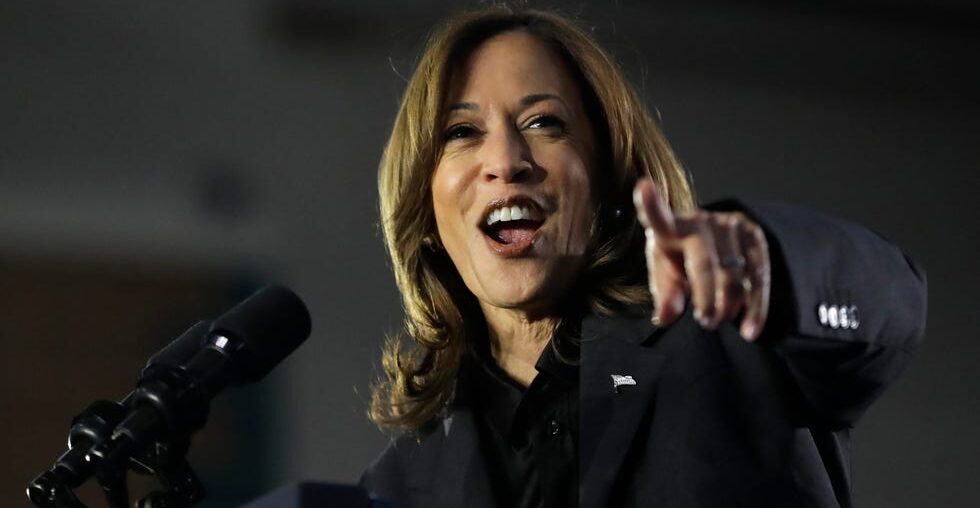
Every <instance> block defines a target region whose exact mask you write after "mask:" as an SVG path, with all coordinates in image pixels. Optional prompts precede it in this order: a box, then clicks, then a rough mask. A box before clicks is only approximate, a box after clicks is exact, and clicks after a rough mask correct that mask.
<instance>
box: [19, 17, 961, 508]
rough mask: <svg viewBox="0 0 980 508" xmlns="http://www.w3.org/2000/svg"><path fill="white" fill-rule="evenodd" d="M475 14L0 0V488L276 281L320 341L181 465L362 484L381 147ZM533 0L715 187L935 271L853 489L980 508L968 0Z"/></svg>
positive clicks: (218, 480)
mask: <svg viewBox="0 0 980 508" xmlns="http://www.w3.org/2000/svg"><path fill="white" fill-rule="evenodd" d="M466 5H478V4H475V3H471V4H463V5H461V4H459V3H458V2H443V1H435V0H415V1H413V2H385V1H379V0H361V1H358V2H341V1H328V0H248V1H244V0H224V1H209V2H192V1H183V0H182V1H167V2H159V1H149V0H146V1H134V0H119V1H95V0H72V1H68V0H65V1H52V0H5V1H4V2H3V3H2V4H0V358H2V361H3V365H2V369H0V371H2V373H0V376H2V377H0V379H2V385H0V396H2V399H0V450H2V453H3V455H4V457H3V460H2V469H0V492H2V494H0V500H2V502H0V503H2V504H3V505H4V506H27V505H28V503H27V501H26V499H25V497H24V496H23V489H24V487H25V486H26V484H27V482H28V481H29V480H30V479H31V478H33V477H34V476H35V475H37V474H38V473H40V472H41V471H42V470H43V469H45V468H47V467H49V466H50V465H51V463H52V462H53V461H54V459H55V458H56V457H57V456H58V454H60V453H61V452H62V451H63V449H64V446H65V437H66V435H67V431H68V427H69V423H70V420H71V417H72V416H73V415H74V414H76V413H78V412H79V411H80V410H81V409H82V408H84V407H85V406H86V405H87V404H88V402H90V401H92V400H95V399H97V398H105V399H118V398H121V397H122V396H123V395H125V394H126V393H127V392H128V391H129V390H130V389H131V388H132V386H133V383H134V381H135V379H136V376H137V374H138V372H139V370H140V368H141V367H142V365H143V363H144V362H145V360H146V358H147V357H148V356H149V354H150V353H152V352H153V351H155V350H157V349H158V348H159V347H161V346H162V345H164V344H166V343H167V342H169V341H170V340H172V339H173V338H175V337H176V336H177V335H179V334H180V333H181V332H182V331H183V330H185V329H186V328H187V327H189V326H190V325H191V324H193V323H194V322H195V321H198V320H200V319H209V318H213V317H215V316H217V315H218V314H219V313H220V312H221V311H222V310H224V309H225V308H227V307H228V306H229V305H230V304H232V303H233V302H236V301H237V300H239V299H240V298H242V297H244V296H245V295H247V294H248V293H249V292H250V291H252V290H254V289H256V288H257V287H259V286H261V285H262V284H265V283H268V282H271V281H279V282H282V283H285V284H288V285H290V286H291V287H293V288H294V289H295V290H296V291H297V292H298V293H299V294H300V295H301V296H302V297H303V298H304V299H305V300H306V302H307V304H308V305H309V307H310V309H311V311H312V313H313V318H314V331H313V335H312V337H311V338H310V340H309V341H307V343H306V344H305V345H303V346H302V347H301V348H300V349H299V350H298V351H297V352H296V353H295V354H294V355H293V356H292V357H290V358H288V359H287V360H286V361H285V362H284V363H283V364H282V365H281V366H280V367H279V368H278V369H277V370H276V371H275V372H273V373H272V374H271V375H270V376H269V377H268V378H266V380H264V381H263V382H262V383H261V384H258V385H254V386H250V387H246V388H242V389H237V390H232V391H228V392H226V393H225V394H223V395H222V396H221V397H220V398H219V399H218V401H217V402H216V403H215V407H214V409H213V413H212V415H211V420H210V422H209V424H208V427H207V428H206V429H205V430H204V431H203V432H201V433H200V434H198V435H197V436H196V438H195V443H196V444H195V446H194V449H193V450H192V454H191V461H192V463H193V464H194V465H195V466H196V467H197V468H198V469H199V472H200V473H201V475H202V477H203V478H204V481H205V483H206V485H207V486H208V489H209V491H210V492H211V495H210V497H209V499H208V501H207V502H206V503H205V504H202V506H209V507H212V506H213V507H217V506H237V505H238V504H239V503H241V502H244V501H246V500H249V499H251V498H253V497H255V496H258V495H259V494H261V493H263V492H266V491H268V490H271V489H273V488H275V487H277V486H280V485H283V484H285V483H288V482H292V481H296V480H300V479H315V480H321V481H332V482H355V481H356V480H357V478H358V476H359V474H360V471H361V470H362V469H363V468H364V467H365V466H366V465H367V464H368V463H369V462H370V460H371V459H372V457H374V456H375V455H376V454H377V453H378V452H379V450H380V449H381V448H382V447H383V446H384V444H385V443H386V441H387V439H388V438H387V437H386V436H385V435H384V434H382V433H380V432H379V431H377V430H376V429H375V428H373V427H372V426H371V424H370V423H369V422H368V420H367V418H366V416H365V411H366V407H367V401H368V400H369V393H370V390H369V387H370V384H371V381H372V380H373V379H374V378H375V377H376V376H377V374H378V368H377V360H378V357H379V346H380V344H381V341H382V340H383V337H384V336H385V334H386V333H389V332H393V331H395V330H397V329H398V327H399V324H400V321H401V310H400V306H399V302H398V297H397V293H396V291H395V288H394V284H393V280H392V276H391V272H390V269H389V266H388V262H387V260H386V257H385V254H384V250H383V246H382V242H381V238H380V234H379V230H378V224H377V222H378V217H377V197H376V189H375V179H376V167H377V162H378V159H379V156H380V153H381V150H382V147H383V144H384V142H385V139H386V137H387V134H388V132H389V129H390V124H391V123H392V120H393V117H394V113H395V111H396V107H397V104H398V100H399V97H400V94H401V91H402V89H403V86H404V83H405V81H404V77H405V76H408V75H409V74H410V73H411V72H412V68H413V61H414V58H415V56H416V55H417V52H418V51H419V49H420V46H421V42H422V40H423V38H424V36H425V34H426V33H427V32H428V31H429V30H430V29H431V28H432V27H434V26H436V24H437V23H438V22H439V20H440V19H442V18H443V17H445V16H446V15H447V14H449V13H451V12H455V11H456V10H458V9H460V8H462V7H465V6H466ZM531 5H532V6H540V7H548V6H555V5H558V6H559V8H560V9H561V10H562V11H563V12H565V13H566V14H569V15H571V16H572V17H574V18H576V19H578V20H579V21H580V22H581V23H582V24H583V25H584V26H587V27H589V29H590V30H591V31H592V32H593V33H594V34H595V36H596V37H598V38H599V39H600V40H601V41H603V42H604V43H605V44H606V46H607V47H608V49H610V50H611V51H612V52H613V53H614V54H615V55H616V56H617V58H618V59H619V61H620V62H621V63H622V65H623V66H624V67H625V68H626V69H627V71H628V73H629V74H630V76H631V77H632V78H633V81H634V83H635V84H636V86H637V87H638V88H639V89H640V90H641V92H642V94H643V96H644V97H645V98H646V100H647V101H648V104H649V105H650V106H651V107H654V108H656V109H657V110H658V111H659V112H660V115H661V116H662V121H663V124H664V126H665V129H666V132H667V134H668V136H669V137H670V139H671V140H672V142H673V144H674V147H675V149H676V150H677V152H678V153H679V155H680V157H681V158H682V160H683V161H684V162H685V164H686V165H687V167H688V169H689V170H690V171H691V172H693V174H694V178H695V184H696V188H697V191H698V193H699V197H700V199H701V200H702V201H711V200H714V199H718V198H722V197H727V196H742V197H752V198H761V199H768V200H778V201H786V202H791V203H797V204H801V205H806V206H811V207H815V208H820V209H823V210H826V211H829V212H832V213H835V214H837V215H840V216H843V217H846V218H849V219H852V220H855V221H857V222H860V223H863V224H865V225H867V226H869V227H871V228H873V229H875V230H877V231H879V232H880V233H882V234H883V235H885V236H886V237H888V238H890V239H892V240H893V241H895V242H896V243H898V244H899V245H901V246H902V247H903V249H904V250H905V251H906V252H907V253H908V254H909V255H910V256H912V257H914V258H915V259H917V260H918V261H919V262H921V263H922V264H923V265H924V266H925V267H926V269H927V271H928V274H929V285H930V315H929V319H930V322H929V326H928V329H927V337H926V342H925V344H924V347H923V349H922V350H921V352H920V354H919V355H918V357H917V359H916V361H915V363H914V364H913V366H912V367H911V369H910V370H909V371H908V372H907V373H906V375H905V376H903V377H902V378H901V379H900V381H899V382H898V383H897V385H895V386H894V387H893V388H892V389H891V390H890V391H889V392H887V393H886V394H885V395H884V397H883V398H882V399H881V401H880V402H879V403H878V404H877V405H875V406H874V407H872V409H871V410H870V411H869V413H868V414H867V416H866V417H865V419H864V421H863V424H862V425H861V426H860V427H859V428H858V429H857V430H856V431H855V432H854V437H853V485H854V492H855V497H856V499H857V505H858V506H861V507H866V508H871V507H896V506H908V507H926V506H930V507H931V506H977V504H976V503H978V499H980V496H978V491H977V488H976V479H977V477H976V472H977V470H978V465H977V459H978V457H980V442H978V441H980V437H978V435H980V434H978V433H977V432H976V428H977V426H978V424H980V406H978V396H977V395H978V393H977V392H978V387H980V364H978V358H980V341H978V340H977V336H978V332H977V328H976V325H977V320H976V315H977V310H976V306H977V304H978V299H977V297H976V294H977V289H976V288H977V287H978V284H980V280H978V279H980V277H978V269H977V267H976V263H975V258H976V255H977V242H976V240H977V231H978V227H977V226H978V220H977V215H978V212H980V207H978V204H977V199H976V194H977V191H978V186H977V183H978V174H980V171H978V169H977V167H978V158H980V157H978V154H980V150H978V139H980V128H978V122H977V119H978V118H980V94H978V91H980V59H978V57H977V55H978V54H980V53H978V50H980V9H978V7H977V6H976V5H975V2H971V1H965V0H964V1H954V0H930V1H927V0H901V1H884V0H882V1H872V0H864V1H855V2H844V1H839V2H836V1H827V2H803V1H784V2H776V1H740V2H734V1H731V2H721V1H700V2H685V1H680V0H677V1H661V2H640V1H628V0H623V1H619V2H583V1H577V2H571V3H569V2H566V3H562V4H555V3H554V2H551V3H549V2H531ZM93 492H94V491H91V492H89V494H88V495H89V497H88V498H87V499H88V500H89V501H90V502H91V503H92V506H99V505H101V503H102V501H101V500H100V499H98V498H97V496H95V495H92V494H93ZM96 494H97V493H96Z"/></svg>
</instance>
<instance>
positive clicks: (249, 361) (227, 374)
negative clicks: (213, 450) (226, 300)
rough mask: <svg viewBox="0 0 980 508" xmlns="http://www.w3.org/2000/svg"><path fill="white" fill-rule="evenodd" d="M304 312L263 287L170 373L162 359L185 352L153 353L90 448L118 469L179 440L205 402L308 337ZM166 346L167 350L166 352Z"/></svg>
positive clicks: (283, 293)
mask: <svg viewBox="0 0 980 508" xmlns="http://www.w3.org/2000/svg"><path fill="white" fill-rule="evenodd" d="M310 326H311V325H310V314H309V311H308V310H307V309H306V306H305V305H304V304H303V301H302V300H300V298H299V297H298V296H296V294H295V293H293V292H292V291H290V290H289V289H286V288H285V287H282V286H268V287H265V288H263V289H261V290H259V291H258V292H256V293H255V294H253V295H252V296H250V297H249V298H247V299H246V300H245V301H243V302H242V303H240V304H238V305H236V306H235V307H233V308H232V309H231V310H229V311H228V312H226V313H225V314H223V315H222V316H220V317H219V318H218V319H216V320H214V322H213V323H212V324H211V327H210V330H209V332H208V334H207V336H206V337H205V339H204V341H203V344H201V346H200V348H199V349H198V351H197V352H196V353H194V355H193V356H191V357H190V359H189V360H187V361H186V362H184V363H183V364H181V365H179V366H177V367H176V368H175V367H173V366H172V365H170V362H168V361H167V360H168V358H172V357H180V356H182V355H185V354H186V351H187V347H188V346H187V344H177V341H175V343H173V344H171V345H170V346H168V347H167V348H164V350H162V351H160V352H159V353H157V355H154V358H155V359H156V363H154V362H153V361H151V362H150V364H149V365H148V366H147V368H146V369H144V370H143V373H142V374H141V375H140V380H139V381H138V382H137V386H136V390H134V391H133V392H132V393H131V394H130V396H129V399H130V401H129V406H130V407H131V408H132V409H131V411H130V413H129V415H128V416H126V418H125V419H123V420H122V422H120V423H119V425H118V426H116V428H115V429H114V430H113V433H112V436H110V438H109V439H108V440H107V441H105V442H103V443H102V444H101V445H99V446H97V447H96V448H95V449H93V450H92V454H93V455H95V456H96V457H98V458H99V459H101V460H102V461H104V462H105V463H107V464H114V465H120V463H122V462H124V461H127V460H128V458H129V457H131V456H132V454H133V453H135V452H138V451H139V449H140V448H142V447H143V446H145V445H147V444H150V443H152V442H155V441H160V440H163V441H179V440H181V439H185V438H186V437H187V436H189V435H190V434H191V433H193V432H194V431H196V430H198V429H200V428H201V427H202V426H204V422H205V421H206V420H207V416H208V410H209V407H210V401H211V399H212V398H213V397H214V396H215V395H217V394H218V392H220V391H221V390H222V389H224V388H225V387H226V386H228V385H237V384H244V383H249V382H253V381H257V380H259V379H261V378H262V377H263V376H265V375H266V374H268V373H269V371H271V370H272V368H273V367H275V366H276V365H278V364H279V362H281V361H282V360H284V359H285V358H286V356H288V355H289V354H290V353H292V352H293V351H294V350H295V349H296V348H297V347H299V345H300V344H302V343H303V341H305V340H306V338H307V337H308V336H309V334H310ZM168 349H171V351H168Z"/></svg>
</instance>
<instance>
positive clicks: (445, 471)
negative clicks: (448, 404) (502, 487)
mask: <svg viewBox="0 0 980 508" xmlns="http://www.w3.org/2000/svg"><path fill="white" fill-rule="evenodd" d="M473 418H474V417H473V413H472V412H471V411H470V410H469V408H466V407H462V406H458V405H457V406H455V407H454V408H453V409H452V411H451V413H450V416H449V417H447V418H446V419H444V420H443V421H442V422H441V423H440V425H439V427H438V428H437V429H435V430H434V431H433V434H432V435H430V436H428V437H427V439H432V440H434V441H438V443H431V444H428V446H423V448H427V449H429V450H432V452H433V455H432V459H433V460H432V461H431V462H429V461H420V462H419V463H422V464H424V463H428V464H430V465H431V469H430V468H423V470H415V471H412V473H413V474H414V475H415V477H416V478H417V479H418V480H419V481H417V482H416V485H417V486H416V487H415V488H416V489H419V490H421V492H419V493H418V494H419V495H417V496H413V497H415V501H414V503H413V505H414V506H418V507H430V506H431V507H440V508H442V507H445V508H455V507H462V506H466V507H474V508H493V506H494V499H493V492H492V491H491V489H490V479H489V476H488V475H487V470H486V465H485V463H484V461H483V457H482V455H481V454H480V449H479V444H478V442H477V439H478V436H477V429H476V422H475V421H474V420H473Z"/></svg>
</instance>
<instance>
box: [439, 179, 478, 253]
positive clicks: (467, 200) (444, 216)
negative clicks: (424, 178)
mask: <svg viewBox="0 0 980 508" xmlns="http://www.w3.org/2000/svg"><path fill="white" fill-rule="evenodd" d="M470 187H471V186H470V185H468V177H467V175H466V173H465V172H464V171H459V170H458V168H454V167H452V165H445V166H444V165H440V166H439V167H437V168H436V170H435V173H434V174H433V177H432V208H433V213H434V214H435V220H436V228H437V230H438V233H439V236H440V239H441V240H442V242H443V244H447V243H450V244H451V243H453V242H454V241H458V240H460V239H461V238H459V237H460V236H461V235H462V234H463V233H464V228H465V213H466V211H467V210H468V209H469V207H470V206H471V204H472V202H473V196H472V192H471V189H470Z"/></svg>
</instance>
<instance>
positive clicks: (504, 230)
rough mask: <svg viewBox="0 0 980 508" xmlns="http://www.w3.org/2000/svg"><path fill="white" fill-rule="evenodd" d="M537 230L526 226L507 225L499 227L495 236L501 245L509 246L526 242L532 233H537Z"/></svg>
mask: <svg viewBox="0 0 980 508" xmlns="http://www.w3.org/2000/svg"><path fill="white" fill-rule="evenodd" d="M537 229H538V228H536V227H533V226H531V225H528V224H522V225H513V226H510V225H507V226H503V227H501V228H500V230H499V231H497V236H498V237H499V238H500V240H501V241H502V242H503V243H508V244H509V243H520V242H526V241H528V240H530V239H531V236H533V235H534V232H535V231H537Z"/></svg>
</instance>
